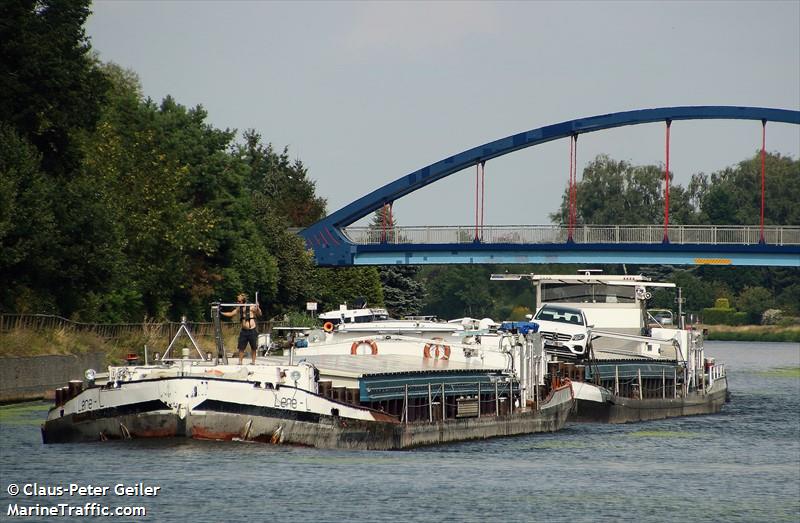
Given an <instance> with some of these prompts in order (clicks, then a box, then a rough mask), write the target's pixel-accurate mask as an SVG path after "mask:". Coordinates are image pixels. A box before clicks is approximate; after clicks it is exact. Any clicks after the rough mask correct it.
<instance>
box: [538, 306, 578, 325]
mask: <svg viewBox="0 0 800 523" xmlns="http://www.w3.org/2000/svg"><path fill="white" fill-rule="evenodd" d="M534 319H536V320H542V321H557V322H559V323H569V324H572V325H583V318H581V315H580V313H578V312H575V311H569V310H564V309H553V308H549V307H544V308H542V310H540V311H539V313H538V314H537V315H536V318H534Z"/></svg>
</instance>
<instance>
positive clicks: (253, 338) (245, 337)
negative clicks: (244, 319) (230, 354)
mask: <svg viewBox="0 0 800 523" xmlns="http://www.w3.org/2000/svg"><path fill="white" fill-rule="evenodd" d="M248 343H249V344H250V350H252V351H253V354H255V352H256V350H257V347H258V329H242V330H241V331H239V343H238V350H239V352H242V351H244V349H245V347H247V344H248Z"/></svg>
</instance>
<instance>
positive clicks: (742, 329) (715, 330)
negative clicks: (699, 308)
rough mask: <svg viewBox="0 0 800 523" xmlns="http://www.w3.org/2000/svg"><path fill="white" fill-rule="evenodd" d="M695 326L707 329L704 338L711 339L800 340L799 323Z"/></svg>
mask: <svg viewBox="0 0 800 523" xmlns="http://www.w3.org/2000/svg"><path fill="white" fill-rule="evenodd" d="M696 328H697V329H707V330H708V334H707V335H706V339H707V340H711V341H764V342H775V341H783V342H800V325H792V326H788V327H781V326H778V325H736V326H733V325H697V326H696Z"/></svg>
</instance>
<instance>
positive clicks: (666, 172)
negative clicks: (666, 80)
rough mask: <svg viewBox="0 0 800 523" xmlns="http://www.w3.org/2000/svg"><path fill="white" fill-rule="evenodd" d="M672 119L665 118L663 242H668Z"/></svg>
mask: <svg viewBox="0 0 800 523" xmlns="http://www.w3.org/2000/svg"><path fill="white" fill-rule="evenodd" d="M671 125H672V120H667V138H666V141H667V143H666V165H665V166H664V240H663V242H664V243H669V234H668V231H669V128H670V126H671Z"/></svg>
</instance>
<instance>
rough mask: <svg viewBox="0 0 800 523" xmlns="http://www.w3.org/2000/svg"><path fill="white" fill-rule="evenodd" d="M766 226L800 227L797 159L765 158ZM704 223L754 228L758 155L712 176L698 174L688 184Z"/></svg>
mask: <svg viewBox="0 0 800 523" xmlns="http://www.w3.org/2000/svg"><path fill="white" fill-rule="evenodd" d="M765 160H766V161H765V167H766V169H765V179H766V182H765V206H764V207H765V208H764V221H765V223H767V224H779V225H800V206H798V205H797V202H798V201H800V160H794V159H792V158H790V157H787V156H782V155H780V154H778V153H769V154H767V155H766V158H765ZM690 187H691V188H692V191H693V192H694V193H696V195H697V196H696V199H697V201H698V202H699V210H700V220H701V221H702V222H703V223H713V224H719V225H724V224H732V225H757V224H759V223H760V221H761V155H760V153H758V154H756V155H754V156H753V157H751V158H748V159H746V160H743V161H741V162H739V163H738V164H737V165H735V166H733V167H728V168H725V169H722V170H721V171H717V172H715V173H712V174H711V175H710V176H706V175H705V174H702V173H701V174H697V175H695V176H693V177H692V182H691V183H690Z"/></svg>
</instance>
